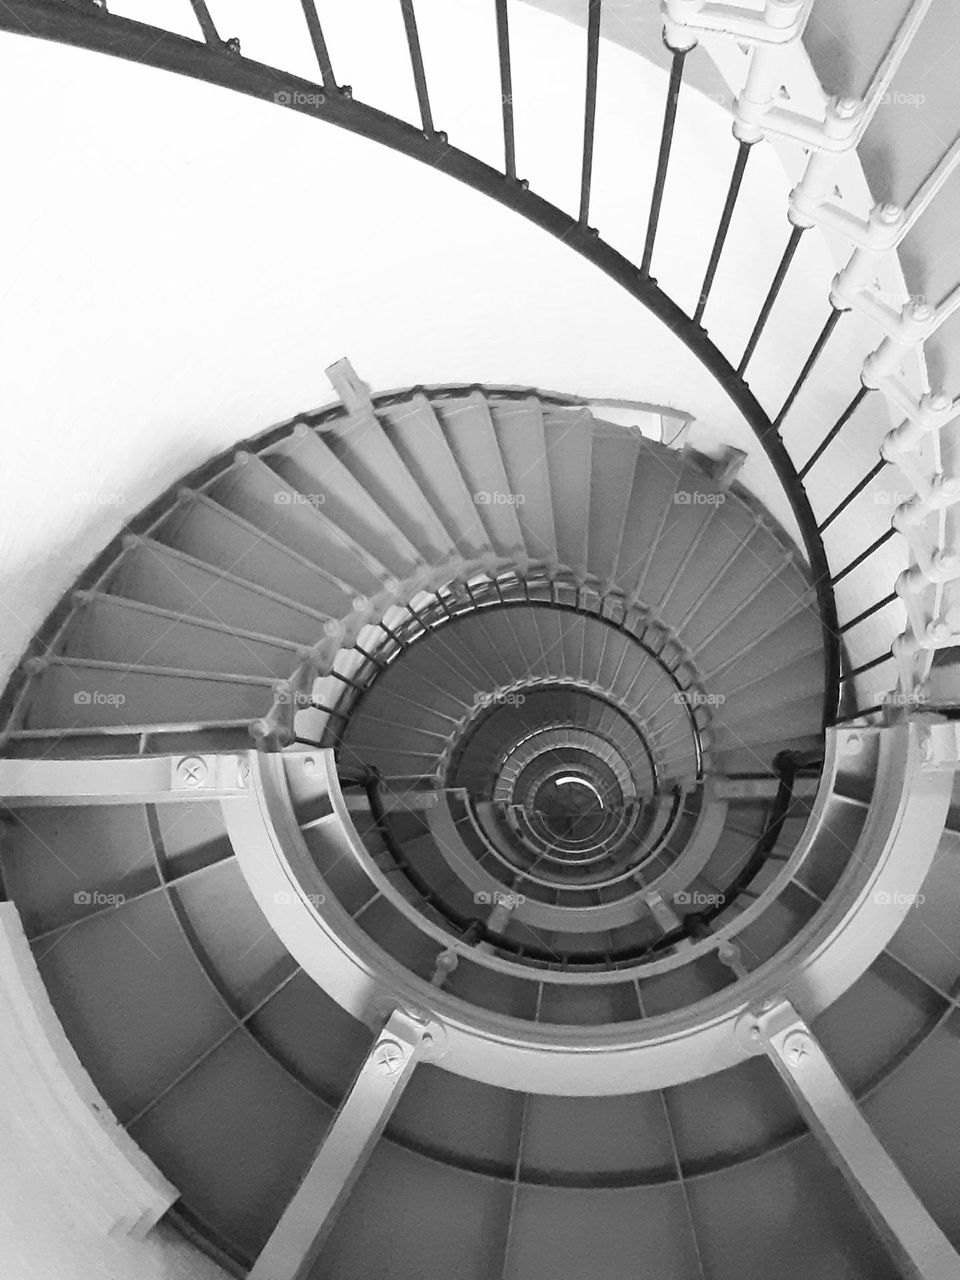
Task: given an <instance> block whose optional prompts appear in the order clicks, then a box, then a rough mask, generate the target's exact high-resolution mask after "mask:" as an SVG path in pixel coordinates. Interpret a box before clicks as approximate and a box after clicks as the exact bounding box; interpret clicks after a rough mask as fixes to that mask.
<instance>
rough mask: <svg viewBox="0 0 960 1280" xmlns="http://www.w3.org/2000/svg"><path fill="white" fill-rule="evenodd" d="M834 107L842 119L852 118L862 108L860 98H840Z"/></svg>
mask: <svg viewBox="0 0 960 1280" xmlns="http://www.w3.org/2000/svg"><path fill="white" fill-rule="evenodd" d="M833 109H834V111H835V112H836V113H837V115H838V116H839V117H840V119H841V120H852V119H853V117H854V116H855V115H856V114H857V112H858V111H859V110H860V99H859V98H838V99H837V101H836V103H835V105H834V108H833Z"/></svg>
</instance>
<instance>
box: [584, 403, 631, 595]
mask: <svg viewBox="0 0 960 1280" xmlns="http://www.w3.org/2000/svg"><path fill="white" fill-rule="evenodd" d="M641 443H642V437H641V436H640V433H639V432H635V431H629V432H628V431H622V430H617V431H611V430H609V429H607V428H606V427H605V426H604V424H603V423H598V424H597V425H596V427H595V429H594V435H593V448H592V452H591V455H590V460H591V474H590V530H589V534H588V537H587V552H588V562H587V569H588V571H589V572H590V574H591V575H592V576H593V577H594V578H596V579H597V580H598V581H599V582H600V583H606V582H607V581H609V580H610V579H612V577H613V575H614V572H615V570H616V564H617V556H618V554H619V550H620V545H621V542H622V541H623V535H624V523H625V521H626V518H627V510H628V508H629V504H630V494H631V492H632V491H633V483H634V473H635V471H636V469H637V460H638V458H639V456H640V449H641Z"/></svg>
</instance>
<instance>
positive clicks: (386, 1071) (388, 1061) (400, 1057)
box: [373, 1040, 406, 1076]
mask: <svg viewBox="0 0 960 1280" xmlns="http://www.w3.org/2000/svg"><path fill="white" fill-rule="evenodd" d="M405 1058H406V1054H405V1053H404V1051H403V1045H401V1044H400V1043H399V1041H397V1040H381V1041H380V1043H379V1044H378V1045H377V1047H376V1048H375V1049H374V1051H373V1061H374V1064H375V1065H376V1068H377V1070H378V1071H379V1072H380V1074H381V1075H384V1076H395V1075H397V1074H398V1073H399V1071H400V1069H401V1067H402V1066H403V1064H404V1060H405Z"/></svg>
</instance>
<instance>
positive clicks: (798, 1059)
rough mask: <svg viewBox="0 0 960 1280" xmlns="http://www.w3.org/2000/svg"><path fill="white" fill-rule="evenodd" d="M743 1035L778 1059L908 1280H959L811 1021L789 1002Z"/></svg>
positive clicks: (956, 1259)
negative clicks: (805, 1018)
mask: <svg viewBox="0 0 960 1280" xmlns="http://www.w3.org/2000/svg"><path fill="white" fill-rule="evenodd" d="M739 1034H740V1036H741V1037H742V1039H743V1040H744V1042H745V1043H746V1044H747V1045H748V1046H749V1047H752V1049H753V1051H754V1052H755V1053H765V1054H766V1056H767V1057H768V1058H769V1059H770V1061H771V1062H772V1063H773V1065H774V1067H775V1068H776V1069H777V1072H778V1073H779V1075H780V1078H781V1079H782V1080H783V1082H784V1083H785V1084H786V1086H787V1088H788V1089H789V1090H790V1093H791V1095H792V1097H793V1100H794V1102H796V1104H797V1106H798V1108H799V1109H800V1112H801V1114H802V1115H803V1117H804V1119H805V1120H806V1122H807V1124H808V1125H809V1126H810V1129H811V1132H812V1133H813V1134H814V1135H815V1136H816V1138H817V1139H818V1141H819V1142H820V1143H821V1144H822V1146H823V1147H824V1149H825V1150H826V1152H827V1155H828V1156H829V1157H830V1159H831V1161H832V1162H833V1163H834V1164H835V1165H837V1166H838V1167H839V1169H840V1170H841V1172H842V1173H843V1175H844V1177H845V1178H846V1179H847V1181H848V1182H849V1183H850V1186H851V1189H852V1190H853V1193H854V1195H855V1197H856V1199H857V1200H858V1202H859V1203H860V1205H861V1206H862V1207H863V1208H864V1210H865V1211H866V1213H867V1215H868V1217H869V1218H870V1220H871V1222H872V1223H873V1225H874V1227H875V1228H876V1230H877V1232H878V1233H879V1235H880V1237H881V1238H882V1240H883V1242H884V1244H885V1245H886V1246H887V1248H888V1249H889V1250H890V1252H891V1254H892V1255H893V1257H894V1260H895V1262H896V1264H897V1268H898V1271H899V1272H900V1274H901V1275H903V1276H905V1277H909V1280H960V1255H958V1254H957V1253H956V1251H955V1250H954V1249H953V1247H952V1246H951V1244H950V1242H949V1240H948V1239H947V1237H946V1236H945V1235H944V1234H943V1232H942V1231H941V1230H940V1228H939V1227H938V1226H937V1224H936V1222H934V1220H933V1218H932V1217H931V1216H930V1214H929V1213H928V1212H927V1210H926V1208H925V1207H924V1205H923V1204H922V1203H921V1201H920V1199H919V1197H918V1196H917V1195H916V1193H915V1192H914V1191H913V1189H912V1188H911V1187H910V1185H909V1184H908V1182H907V1180H906V1179H905V1178H904V1176H903V1174H902V1173H901V1171H900V1169H899V1168H898V1167H897V1165H896V1164H895V1163H894V1161H893V1160H892V1159H891V1158H890V1155H889V1154H888V1152H887V1151H886V1149H885V1147H884V1146H883V1144H882V1143H881V1142H880V1140H879V1138H878V1137H877V1135H876V1134H875V1133H874V1132H873V1130H872V1129H871V1128H870V1125H869V1124H868V1123H867V1121H866V1119H865V1118H864V1116H863V1113H862V1112H861V1111H860V1108H859V1107H858V1106H857V1104H856V1102H855V1101H854V1098H853V1096H852V1094H851V1093H850V1092H849V1090H848V1089H847V1087H846V1085H845V1084H844V1083H843V1081H842V1080H841V1079H840V1077H839V1075H838V1074H837V1072H836V1070H835V1069H834V1067H833V1065H832V1064H831V1062H830V1060H829V1059H828V1058H827V1055H826V1054H825V1053H824V1051H823V1049H822V1048H821V1046H820V1044H819V1042H818V1041H817V1039H816V1037H815V1036H814V1035H813V1033H812V1032H811V1030H810V1028H809V1026H808V1025H807V1024H806V1022H805V1021H804V1020H803V1018H802V1017H801V1016H800V1014H799V1013H797V1010H796V1009H795V1008H794V1007H793V1005H792V1004H790V1002H789V1001H788V1000H780V1001H777V1002H775V1003H774V1002H770V1005H769V1007H768V1008H765V1009H763V1008H761V1010H760V1011H759V1012H758V1013H757V1014H755V1015H752V1016H749V1017H748V1018H746V1019H745V1020H744V1021H743V1022H742V1023H741V1024H740V1027H739Z"/></svg>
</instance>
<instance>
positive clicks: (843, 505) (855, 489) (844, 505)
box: [817, 458, 887, 533]
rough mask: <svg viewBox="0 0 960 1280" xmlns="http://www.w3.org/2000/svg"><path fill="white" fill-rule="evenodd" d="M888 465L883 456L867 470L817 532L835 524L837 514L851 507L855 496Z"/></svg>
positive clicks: (819, 526) (818, 527) (821, 531)
mask: <svg viewBox="0 0 960 1280" xmlns="http://www.w3.org/2000/svg"><path fill="white" fill-rule="evenodd" d="M886 465H887V463H886V460H885V459H884V458H881V459H880V461H879V462H878V463H877V464H876V466H874V467H871V468H870V470H869V471H868V472H867V474H866V475H865V476H864V477H863V479H862V480H861V481H860V482H859V484H855V485H854V486H853V488H852V489H851V490H850V492H849V493H848V494H847V496H846V497H845V498H844V500H843V501H842V502H839V503H837V505H836V506H835V507H834V509H833V510H832V511H831V512H830V514H829V515H828V516H827V518H826V520H824V522H823V524H821V525H818V526H817V532H818V533H823V532H824V531H825V530H827V529H829V528H830V526H831V525H832V524H833V522H834V520H836V518H837V516H839V515H841V514H842V513H843V512H844V511H846V509H847V507H849V505H850V503H851V502H852V501H853V500H854V498H856V497H858V496H859V494H861V493H862V492H863V491H864V489H865V488H866V487H867V485H868V484H869V483H870V481H871V480H875V479H876V478H877V476H878V475H879V474H880V472H881V471H882V470H883V468H884V467H885V466H886Z"/></svg>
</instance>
